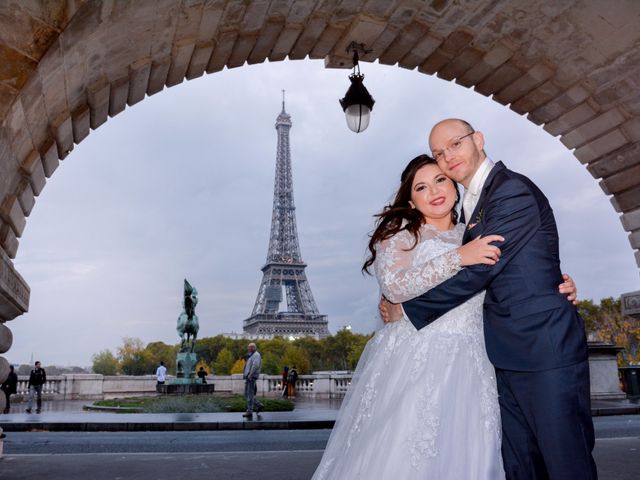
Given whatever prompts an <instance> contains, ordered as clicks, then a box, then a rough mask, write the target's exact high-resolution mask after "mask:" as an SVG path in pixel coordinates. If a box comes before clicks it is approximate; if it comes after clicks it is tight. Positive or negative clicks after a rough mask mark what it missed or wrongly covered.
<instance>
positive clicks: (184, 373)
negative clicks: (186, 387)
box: [172, 352, 200, 384]
mask: <svg viewBox="0 0 640 480" xmlns="http://www.w3.org/2000/svg"><path fill="white" fill-rule="evenodd" d="M197 363H198V359H197V358H196V354H195V353H193V352H178V355H177V357H176V370H177V373H176V378H175V379H174V380H173V382H172V383H175V384H186V383H200V379H199V378H197V377H196V364H197Z"/></svg>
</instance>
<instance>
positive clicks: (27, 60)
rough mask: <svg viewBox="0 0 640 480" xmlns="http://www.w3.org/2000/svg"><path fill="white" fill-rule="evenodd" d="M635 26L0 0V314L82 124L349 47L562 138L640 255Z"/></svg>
mask: <svg viewBox="0 0 640 480" xmlns="http://www.w3.org/2000/svg"><path fill="white" fill-rule="evenodd" d="M638 25H640V2H638V1H636V0H616V1H611V2H604V1H601V0H558V1H553V2H532V1H531V0H476V1H471V0H466V1H465V0H429V1H426V0H425V1H419V0H255V1H252V0H136V1H125V0H104V1H100V0H47V1H45V0H42V1H37V0H2V1H1V2H0V202H1V203H0V247H1V249H0V322H2V321H6V320H9V319H12V318H15V317H16V316H18V315H20V314H21V313H23V312H24V311H26V309H27V308H28V302H29V287H28V286H27V284H26V282H25V281H24V280H23V279H22V278H21V277H20V275H19V274H18V273H17V272H16V271H15V269H14V267H13V263H12V261H11V259H13V258H15V256H16V254H17V251H18V243H19V238H20V236H21V235H22V233H23V231H24V228H25V224H26V217H28V216H29V214H30V213H31V211H32V209H33V207H34V204H35V198H36V197H37V196H38V195H39V194H40V192H41V191H42V189H43V187H44V185H45V183H46V179H47V178H49V177H51V175H52V174H53V173H54V171H55V170H56V168H57V166H58V164H59V162H60V161H61V160H62V159H64V158H65V157H66V156H67V155H69V153H70V152H71V151H72V150H73V147H74V145H75V144H77V143H80V142H81V141H82V140H83V139H84V138H86V137H87V135H89V133H90V132H91V130H94V129H96V128H98V127H99V126H100V125H102V124H103V123H104V122H106V121H107V119H108V118H109V117H113V116H115V115H117V114H118V113H120V112H122V111H123V110H124V109H125V108H126V107H127V105H128V106H131V105H134V104H136V103H138V102H140V101H141V100H143V99H144V98H145V97H146V96H147V95H153V94H155V93H158V92H160V91H162V90H163V89H164V88H165V87H171V86H173V85H177V84H179V83H181V82H183V81H184V80H185V79H192V78H196V77H200V76H201V75H203V74H204V73H213V72H217V71H219V70H222V69H223V68H225V67H227V68H234V67H240V66H242V65H244V64H245V63H249V64H252V63H260V62H264V61H265V60H270V61H279V60H284V59H285V58H287V57H288V58H290V59H304V58H307V57H308V58H316V59H325V62H326V64H327V66H333V67H339V66H349V65H348V64H349V60H348V58H347V56H346V54H345V47H346V46H347V45H348V44H349V43H350V42H351V41H357V42H361V43H364V44H366V46H367V47H368V48H370V49H371V53H370V54H368V55H367V56H366V57H364V60H365V61H370V62H372V61H375V60H377V61H379V62H380V63H382V64H388V65H398V66H400V67H402V68H407V69H411V70H414V69H415V70H417V71H418V72H420V73H424V74H428V75H434V74H435V75H437V76H438V77H440V78H442V79H444V80H449V81H455V82H456V83H458V84H460V85H462V86H464V87H469V88H474V89H475V90H476V91H477V92H478V93H480V94H482V95H486V96H491V97H492V98H493V99H494V100H495V101H497V102H499V103H501V104H503V105H505V106H506V107H507V108H510V109H511V110H513V111H514V112H516V113H517V114H518V115H526V116H527V118H528V119H529V120H531V121H532V122H534V123H535V124H538V125H543V126H544V129H545V130H546V131H547V132H549V133H550V134H551V135H554V136H558V135H559V136H560V140H561V141H562V143H563V144H564V145H566V147H567V148H568V149H571V150H572V151H573V153H574V155H575V157H576V158H577V159H578V161H579V162H581V163H582V164H584V165H585V166H586V167H587V169H588V170H589V172H590V173H591V174H592V175H593V177H594V178H595V179H596V180H598V181H599V184H600V186H601V187H602V189H603V190H604V193H605V194H606V195H609V196H611V202H612V204H613V206H614V208H615V210H616V211H617V212H619V213H620V214H621V217H620V218H621V221H622V225H623V228H624V229H625V230H626V231H628V232H630V235H629V240H630V243H631V247H632V248H633V249H635V256H636V261H637V262H638V264H640V252H639V251H638V249H640V94H639V93H638V92H639V91H640V90H639V89H640V28H638ZM336 93H340V92H336ZM427 127H428V126H427V125H425V128H427ZM4 328H6V327H4ZM7 330H8V329H7ZM6 335H8V334H4V335H0V337H6ZM6 343H7V342H4V343H3V342H0V348H5V347H6V348H8V347H7V345H6ZM8 344H9V345H10V341H9V342H8ZM0 351H2V350H0ZM2 360H3V359H2ZM0 363H1V362H0ZM0 367H2V365H0ZM0 370H3V368H0ZM2 373H3V372H1V371H0V377H3V375H2Z"/></svg>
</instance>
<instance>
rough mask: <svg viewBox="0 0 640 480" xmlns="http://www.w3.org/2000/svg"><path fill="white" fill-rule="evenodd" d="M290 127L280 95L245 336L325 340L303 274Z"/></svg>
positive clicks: (322, 323) (322, 321)
mask: <svg viewBox="0 0 640 480" xmlns="http://www.w3.org/2000/svg"><path fill="white" fill-rule="evenodd" d="M291 125H292V124H291V117H290V116H289V114H288V113H287V112H286V111H285V109H284V90H283V91H282V112H280V115H278V118H277V119H276V130H277V132H278V151H277V157H276V178H275V185H274V192H273V211H272V214H271V236H270V238H269V251H268V252H267V263H266V264H265V265H264V266H263V267H262V272H263V276H262V283H261V284H260V289H259V290H258V297H257V298H256V303H255V305H254V307H253V312H251V316H250V317H249V318H247V319H246V320H245V321H244V325H243V330H244V331H245V333H248V334H252V335H260V336H262V335H264V336H269V337H271V336H277V335H280V336H286V337H288V336H315V337H318V338H323V337H326V336H328V335H329V329H328V327H327V325H328V321H327V316H326V315H321V314H320V313H318V307H317V306H316V302H315V300H314V299H313V294H312V293H311V288H310V287H309V281H308V280H307V276H306V275H305V273H304V269H305V267H306V266H307V265H306V264H305V263H304V262H303V261H302V257H301V255H300V245H299V242H298V231H297V228H296V207H295V205H294V203H293V179H292V176H291V152H290V149H289V130H290V129H291ZM283 290H284V295H283ZM283 296H284V297H286V306H287V307H288V308H287V310H285V311H281V310H280V304H281V303H282V300H283Z"/></svg>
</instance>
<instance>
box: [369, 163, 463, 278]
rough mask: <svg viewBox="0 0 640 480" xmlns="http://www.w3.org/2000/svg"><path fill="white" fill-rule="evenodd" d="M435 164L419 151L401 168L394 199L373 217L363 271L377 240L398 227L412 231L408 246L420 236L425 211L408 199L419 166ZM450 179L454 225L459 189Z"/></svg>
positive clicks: (415, 242) (370, 259) (371, 256)
mask: <svg viewBox="0 0 640 480" xmlns="http://www.w3.org/2000/svg"><path fill="white" fill-rule="evenodd" d="M437 164H438V162H436V161H435V160H434V159H433V158H431V157H430V156H429V155H425V154H422V155H418V156H417V157H416V158H414V159H413V160H411V161H410V162H409V164H408V165H407V166H406V167H405V169H404V170H403V171H402V175H400V188H398V192H397V193H396V196H395V198H394V199H393V202H391V204H390V205H387V206H386V207H384V209H383V210H382V212H380V213H378V214H376V215H374V217H377V218H378V220H377V221H376V228H375V230H374V231H373V234H372V235H371V238H370V240H369V246H368V247H369V252H370V255H369V257H368V258H367V259H366V261H365V262H364V265H363V266H362V271H363V272H366V273H369V274H371V272H369V267H371V265H373V262H375V260H376V248H375V246H376V244H377V243H379V242H382V241H384V240H386V239H388V238H391V237H393V236H394V235H395V234H396V233H398V232H399V231H401V230H407V231H409V232H410V233H411V234H412V235H413V239H414V241H413V245H412V246H411V248H409V250H412V249H414V248H415V247H416V245H417V244H418V240H419V235H420V233H419V232H420V227H421V226H422V225H423V224H424V223H425V222H426V220H425V218H424V215H422V213H420V211H419V210H418V209H416V208H413V207H411V205H410V204H409V201H410V200H411V186H412V185H413V179H414V178H415V176H416V173H418V170H420V169H421V168H422V167H424V166H425V165H437ZM451 182H453V186H454V187H455V189H456V202H455V203H454V205H453V209H452V210H451V220H452V221H453V224H454V225H455V224H457V223H458V211H457V207H458V203H460V190H458V186H457V185H456V182H454V181H453V180H451ZM405 220H406V224H405V225H404V226H403V222H404V221H405Z"/></svg>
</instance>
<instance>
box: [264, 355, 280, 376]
mask: <svg viewBox="0 0 640 480" xmlns="http://www.w3.org/2000/svg"><path fill="white" fill-rule="evenodd" d="M260 354H261V355H262V373H264V374H266V375H279V374H280V373H282V368H283V366H284V363H283V362H282V357H281V356H280V355H276V354H275V353H273V352H270V351H267V353H265V354H264V355H263V354H262V352H260Z"/></svg>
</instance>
